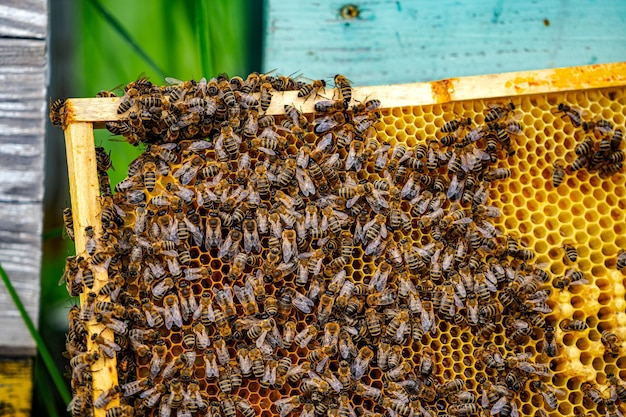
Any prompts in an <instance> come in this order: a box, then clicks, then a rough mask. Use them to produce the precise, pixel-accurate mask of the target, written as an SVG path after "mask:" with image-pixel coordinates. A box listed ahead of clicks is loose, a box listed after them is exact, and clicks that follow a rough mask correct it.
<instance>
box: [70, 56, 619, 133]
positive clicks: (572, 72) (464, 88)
mask: <svg viewBox="0 0 626 417" xmlns="http://www.w3.org/2000/svg"><path fill="white" fill-rule="evenodd" d="M621 85H626V62H617V63H613V64H603V65H588V66H581V67H568V68H556V69H548V70H537V71H521V72H510V73H504V74H490V75H477V76H473V77H463V78H448V79H444V80H438V81H431V82H426V83H412V84H395V85H383V86H375V87H355V88H354V91H353V98H354V99H355V100H358V101H364V100H367V98H368V97H376V98H377V99H379V100H380V101H381V103H382V108H393V107H406V106H424V105H430V104H440V103H447V102H451V101H461V100H472V99H478V98H480V99H490V98H498V97H509V96H519V95H530V94H542V93H556V92H563V91H573V90H587V89H591V88H604V87H616V86H621ZM333 93H334V90H332V89H329V90H326V92H325V93H324V96H325V97H328V98H332V96H333ZM120 102H121V98H75V99H70V100H68V104H67V115H66V123H68V124H72V123H75V122H90V123H95V127H96V128H102V127H104V123H105V122H108V121H114V120H120V119H123V118H125V116H124V115H120V114H117V107H118V106H119V103H120ZM291 103H297V105H298V106H299V108H301V109H302V111H303V112H304V113H313V111H314V109H313V105H314V100H311V99H309V100H302V99H299V98H298V95H297V92H296V91H289V92H285V93H274V95H273V97H272V103H271V105H270V107H269V108H268V110H267V114H272V115H276V114H283V113H284V108H283V106H284V104H291Z"/></svg>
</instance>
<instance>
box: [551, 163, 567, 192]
mask: <svg viewBox="0 0 626 417" xmlns="http://www.w3.org/2000/svg"><path fill="white" fill-rule="evenodd" d="M564 177H565V166H564V165H563V163H562V162H560V161H557V162H555V163H554V165H553V170H552V186H553V187H554V188H556V187H558V186H559V185H561V183H562V182H563V178H564Z"/></svg>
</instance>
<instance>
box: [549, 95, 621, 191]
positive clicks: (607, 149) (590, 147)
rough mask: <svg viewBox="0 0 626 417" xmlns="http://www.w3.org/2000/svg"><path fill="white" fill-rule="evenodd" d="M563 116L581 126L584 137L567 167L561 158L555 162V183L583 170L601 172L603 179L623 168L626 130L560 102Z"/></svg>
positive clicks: (558, 111) (553, 175)
mask: <svg viewBox="0 0 626 417" xmlns="http://www.w3.org/2000/svg"><path fill="white" fill-rule="evenodd" d="M555 112H556V113H557V114H560V115H561V117H563V118H566V119H569V121H570V123H571V124H572V126H574V127H575V128H577V129H578V131H580V132H581V133H582V134H583V135H584V139H583V140H582V141H581V142H580V143H579V144H577V145H576V148H575V152H576V159H575V160H574V161H573V162H572V163H571V164H570V165H568V166H566V165H565V164H564V163H563V162H562V161H556V162H555V163H554V170H553V172H552V185H554V187H558V186H559V185H561V184H562V183H563V180H564V179H565V175H566V174H573V173H575V172H576V171H579V170H581V169H586V170H587V171H589V172H590V173H594V172H598V173H599V175H600V177H601V178H608V177H610V176H612V175H614V174H616V173H618V172H621V171H622V170H623V168H624V165H623V161H624V151H623V150H621V149H620V148H621V145H622V139H623V137H624V131H623V130H622V129H620V128H615V127H614V126H613V123H611V122H609V121H608V120H604V119H601V118H599V117H594V118H592V119H591V120H586V118H588V117H589V115H588V112H587V111H583V110H581V109H578V108H576V107H573V106H569V105H567V104H564V103H559V106H558V108H557V109H556V110H555Z"/></svg>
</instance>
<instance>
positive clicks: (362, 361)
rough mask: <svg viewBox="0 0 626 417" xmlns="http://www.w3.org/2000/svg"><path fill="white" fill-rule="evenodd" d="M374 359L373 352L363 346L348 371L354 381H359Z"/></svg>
mask: <svg viewBox="0 0 626 417" xmlns="http://www.w3.org/2000/svg"><path fill="white" fill-rule="evenodd" d="M373 358H374V351H373V350H372V349H370V348H369V347H367V346H363V347H362V348H361V349H360V350H359V353H358V354H357V356H356V357H355V358H354V361H353V362H352V365H351V366H350V370H351V371H352V375H353V376H354V379H355V380H356V381H358V380H360V379H361V378H362V377H363V375H365V373H366V372H367V369H368V368H369V364H370V362H371V360H372V359H373Z"/></svg>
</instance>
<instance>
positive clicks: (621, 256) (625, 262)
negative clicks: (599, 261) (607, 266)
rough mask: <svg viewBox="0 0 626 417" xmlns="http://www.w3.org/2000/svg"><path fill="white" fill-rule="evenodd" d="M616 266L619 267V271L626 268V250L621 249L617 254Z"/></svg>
mask: <svg viewBox="0 0 626 417" xmlns="http://www.w3.org/2000/svg"><path fill="white" fill-rule="evenodd" d="M615 266H616V267H617V269H618V270H622V269H624V268H626V250H624V249H620V250H619V252H617V259H616V261H615Z"/></svg>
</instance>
